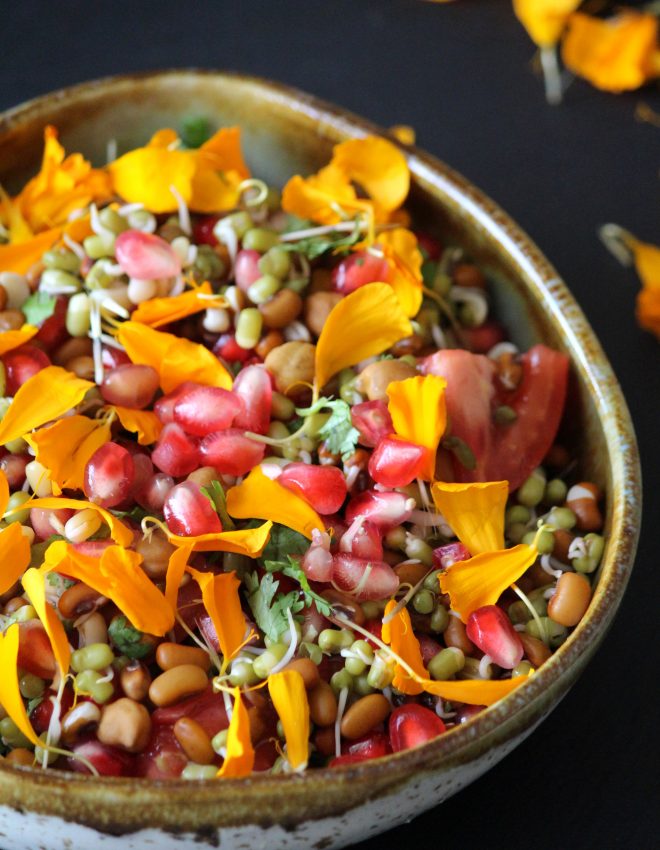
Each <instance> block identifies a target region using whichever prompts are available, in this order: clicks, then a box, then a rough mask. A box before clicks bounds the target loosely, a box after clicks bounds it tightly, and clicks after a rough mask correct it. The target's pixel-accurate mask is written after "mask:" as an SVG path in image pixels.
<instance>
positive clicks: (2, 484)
mask: <svg viewBox="0 0 660 850" xmlns="http://www.w3.org/2000/svg"><path fill="white" fill-rule="evenodd" d="M7 502H9V482H8V481H7V476H6V475H5V473H4V471H3V470H2V469H0V519H2V517H3V515H4V513H5V511H6V510H7Z"/></svg>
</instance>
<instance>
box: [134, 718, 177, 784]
mask: <svg viewBox="0 0 660 850" xmlns="http://www.w3.org/2000/svg"><path fill="white" fill-rule="evenodd" d="M187 764H188V758H187V756H186V754H185V753H184V752H183V750H182V749H181V747H180V746H179V742H178V741H177V739H176V738H175V736H174V732H173V730H172V727H171V726H154V728H153V731H152V733H151V738H150V739H149V743H148V744H147V746H146V748H145V749H144V750H143V751H142V752H141V753H139V755H138V756H137V759H136V767H135V775H136V776H142V777H146V778H148V779H176V778H177V777H178V776H181V771H182V770H183V768H184V767H185V766H186V765H187Z"/></svg>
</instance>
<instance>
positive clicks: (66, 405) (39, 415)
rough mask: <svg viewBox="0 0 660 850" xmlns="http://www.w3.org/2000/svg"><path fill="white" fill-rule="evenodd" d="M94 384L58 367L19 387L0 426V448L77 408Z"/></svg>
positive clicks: (49, 367) (47, 369)
mask: <svg viewBox="0 0 660 850" xmlns="http://www.w3.org/2000/svg"><path fill="white" fill-rule="evenodd" d="M93 386H94V384H93V383H92V382H91V381H83V380H82V379H81V378H76V376H75V375H74V374H73V373H72V372H69V371H68V370H66V369H62V368H61V367H60V366H47V367H46V368H45V369H42V370H41V371H40V372H37V373H36V375H33V376H32V377H31V378H28V380H27V381H26V382H25V383H24V384H23V385H22V386H21V387H19V389H18V391H17V393H16V395H15V396H14V400H13V401H12V403H11V404H10V405H9V409H8V410H7V412H6V413H5V415H4V417H3V419H2V421H1V422H0V445H3V446H4V445H5V443H9V442H11V440H16V439H17V438H18V437H23V436H24V435H25V434H28V433H29V432H30V431H32V430H33V429H34V428H38V427H39V426H40V425H43V424H45V423H46V422H50V421H51V420H53V419H57V418H58V417H60V416H62V415H63V414H64V413H67V412H68V411H69V410H71V408H73V407H75V406H76V405H77V404H79V403H80V402H81V401H82V400H83V398H84V396H85V393H86V392H87V391H88V390H90V389H91V388H92V387H93Z"/></svg>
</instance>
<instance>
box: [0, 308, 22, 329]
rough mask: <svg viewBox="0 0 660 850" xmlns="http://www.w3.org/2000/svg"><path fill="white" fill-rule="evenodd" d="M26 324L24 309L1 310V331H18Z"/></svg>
mask: <svg viewBox="0 0 660 850" xmlns="http://www.w3.org/2000/svg"><path fill="white" fill-rule="evenodd" d="M24 324H25V314H24V313H23V311H22V310H2V311H0V332H1V331H17V330H18V329H19V328H22V327H23V325H24Z"/></svg>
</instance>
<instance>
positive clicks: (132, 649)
mask: <svg viewBox="0 0 660 850" xmlns="http://www.w3.org/2000/svg"><path fill="white" fill-rule="evenodd" d="M108 637H109V638H110V640H111V641H112V644H113V646H114V647H115V648H116V649H118V650H119V652H121V654H122V655H127V656H128V657H129V658H144V657H145V656H146V655H149V653H150V652H151V651H152V650H153V648H154V647H153V644H152V643H151V642H150V641H149V640H144V637H145V636H144V634H143V632H140V631H138V630H137V629H136V628H135V627H134V626H132V625H131V624H130V623H129V622H128V620H127V619H126V617H124V615H123V614H120V615H119V616H118V617H114V619H113V620H112V621H111V622H110V625H109V626H108Z"/></svg>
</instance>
